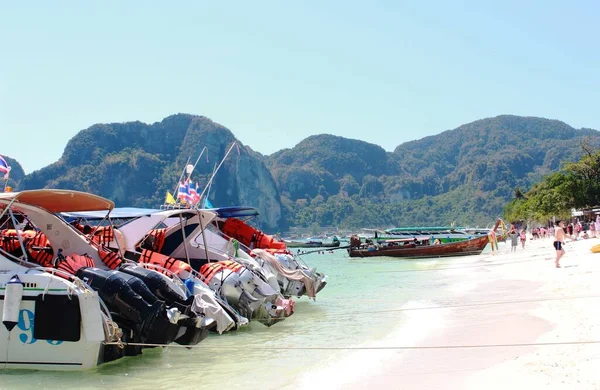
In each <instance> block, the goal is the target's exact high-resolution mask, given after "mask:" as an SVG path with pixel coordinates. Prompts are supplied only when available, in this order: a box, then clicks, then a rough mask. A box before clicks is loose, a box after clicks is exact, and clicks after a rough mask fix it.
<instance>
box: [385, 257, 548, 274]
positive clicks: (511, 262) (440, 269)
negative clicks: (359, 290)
mask: <svg viewBox="0 0 600 390" xmlns="http://www.w3.org/2000/svg"><path fill="white" fill-rule="evenodd" d="M541 260H545V259H529V260H519V261H507V262H504V263H490V264H474V265H466V266H464V267H443V268H428V269H405V270H398V271H373V273H401V272H426V271H445V270H449V269H463V268H478V267H491V266H496V265H507V264H518V263H529V262H531V261H541ZM463 264H464V263H463Z"/></svg>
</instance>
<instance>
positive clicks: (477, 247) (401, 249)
mask: <svg viewBox="0 0 600 390" xmlns="http://www.w3.org/2000/svg"><path fill="white" fill-rule="evenodd" d="M499 224H500V220H498V221H497V222H496V225H495V226H494V227H493V228H492V229H491V230H490V234H495V233H492V232H495V231H496V228H497V227H498V225H499ZM489 242H490V237H489V236H488V235H480V236H476V237H474V238H471V239H468V240H464V241H456V242H449V243H445V244H444V243H440V244H431V243H430V242H429V239H428V237H414V238H403V239H400V240H389V241H387V242H386V243H384V245H377V246H373V247H372V248H371V249H370V250H369V249H368V248H364V247H363V246H361V247H354V246H353V247H351V248H349V249H348V254H349V255H350V257H376V256H390V257H407V258H428V257H453V256H469V255H478V254H480V253H481V252H482V251H483V249H484V248H485V247H486V245H487V244H488V243H489Z"/></svg>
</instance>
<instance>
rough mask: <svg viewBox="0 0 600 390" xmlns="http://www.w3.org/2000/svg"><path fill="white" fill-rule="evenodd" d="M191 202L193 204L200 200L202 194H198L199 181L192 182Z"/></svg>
mask: <svg viewBox="0 0 600 390" xmlns="http://www.w3.org/2000/svg"><path fill="white" fill-rule="evenodd" d="M189 194H190V204H191V205H192V206H193V205H195V204H196V203H198V201H199V200H200V195H198V183H195V184H194V183H192V184H190V190H189Z"/></svg>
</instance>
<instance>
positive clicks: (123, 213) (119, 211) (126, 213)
mask: <svg viewBox="0 0 600 390" xmlns="http://www.w3.org/2000/svg"><path fill="white" fill-rule="evenodd" d="M159 211H160V210H157V209H141V208H137V207H119V208H115V209H113V210H112V211H111V213H110V217H111V218H137V217H143V216H146V215H151V214H154V213H157V212H159ZM106 214H107V212H106V211H83V212H77V213H61V216H62V217H63V218H65V219H68V218H85V219H88V220H92V219H103V218H104V217H106Z"/></svg>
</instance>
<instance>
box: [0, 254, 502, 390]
mask: <svg viewBox="0 0 600 390" xmlns="http://www.w3.org/2000/svg"><path fill="white" fill-rule="evenodd" d="M501 245H502V244H501ZM486 252H489V248H486V251H485V252H484V254H482V255H480V256H468V257H460V258H445V259H424V260H403V259H396V258H369V259H351V258H349V257H348V255H347V253H346V251H344V250H338V251H334V252H333V253H325V254H318V253H313V254H308V255H303V257H302V258H303V259H304V261H306V263H307V264H309V265H310V266H311V267H317V269H318V270H320V271H321V272H325V273H326V274H327V275H328V285H327V286H326V287H325V289H324V290H322V291H321V292H320V293H319V295H318V297H317V300H316V301H312V300H310V301H309V300H308V299H307V298H300V299H297V301H296V302H297V304H296V312H295V314H294V315H293V316H292V317H290V318H288V319H286V320H285V321H283V322H281V323H278V324H276V325H274V326H272V327H270V328H267V327H266V326H264V325H261V324H259V323H252V324H251V325H250V326H249V327H247V328H245V329H243V330H240V331H237V332H230V333H227V334H224V335H216V334H211V335H210V336H209V338H208V339H206V340H204V341H203V342H201V343H200V344H198V346H197V347H196V348H193V349H190V350H188V349H185V348H181V347H171V348H154V349H148V350H145V351H144V352H143V355H142V356H137V357H130V358H124V359H121V360H118V361H116V362H112V363H109V364H105V365H102V366H100V367H98V368H95V369H92V370H89V371H84V372H74V373H69V372H43V371H13V370H5V371H3V372H2V373H1V374H0V388H2V389H5V388H7V389H8V388H10V389H15V388H28V389H29V388H33V387H35V388H79V389H96V388H110V387H114V388H122V387H124V388H128V389H149V388H152V389H158V388H164V389H167V388H174V387H181V386H193V387H194V388H196V387H200V386H201V387H202V388H207V389H211V388H215V389H216V388H222V387H223V386H226V387H227V388H246V389H253V388H260V389H275V388H280V387H283V386H286V385H287V386H290V385H291V386H293V383H294V382H295V380H297V379H298V378H299V377H300V376H302V375H305V374H306V373H307V372H310V370H313V369H317V368H322V367H324V366H327V365H329V364H333V363H334V362H335V361H336V360H338V359H340V358H342V357H343V356H344V355H345V354H347V353H348V350H343V349H326V348H331V347H338V348H339V347H343V348H346V347H354V346H359V345H361V344H365V343H369V342H372V341H376V340H378V339H380V338H382V337H384V336H385V335H386V334H388V333H390V332H392V331H394V330H397V329H398V328H401V327H402V326H403V324H405V323H406V321H407V314H406V313H404V312H402V311H398V310H397V309H399V308H401V307H404V306H406V305H407V304H411V303H414V302H415V301H418V302H419V304H421V305H423V306H426V305H427V303H428V302H431V301H437V300H439V299H440V297H444V296H447V295H448V293H447V292H448V290H449V289H450V287H451V285H452V276H451V275H449V274H448V273H445V272H420V271H422V270H428V269H435V268H441V267H449V266H452V267H455V266H456V267H461V266H465V265H467V266H468V265H469V264H473V263H476V262H478V261H480V260H481V258H482V257H485V253H486ZM413 271H415V272H413ZM453 272H457V271H453ZM373 312H377V313H373ZM301 347H317V348H319V349H309V350H302V349H294V348H301ZM320 348H324V349H320ZM318 387H319V386H318V384H315V388H318Z"/></svg>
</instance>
